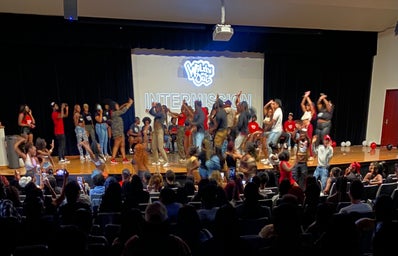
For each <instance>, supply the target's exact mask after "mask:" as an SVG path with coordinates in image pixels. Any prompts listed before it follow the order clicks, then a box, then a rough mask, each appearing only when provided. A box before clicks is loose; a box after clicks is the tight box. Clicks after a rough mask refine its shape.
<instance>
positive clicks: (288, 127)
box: [283, 120, 296, 133]
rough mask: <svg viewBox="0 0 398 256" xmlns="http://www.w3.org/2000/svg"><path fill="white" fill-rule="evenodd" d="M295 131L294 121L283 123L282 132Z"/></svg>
mask: <svg viewBox="0 0 398 256" xmlns="http://www.w3.org/2000/svg"><path fill="white" fill-rule="evenodd" d="M295 129H296V122H295V121H294V120H286V121H285V122H284V123H283V130H285V132H289V133H292V132H294V130H295Z"/></svg>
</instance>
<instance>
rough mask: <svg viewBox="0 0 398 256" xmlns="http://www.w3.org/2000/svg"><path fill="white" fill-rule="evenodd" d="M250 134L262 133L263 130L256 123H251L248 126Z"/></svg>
mask: <svg viewBox="0 0 398 256" xmlns="http://www.w3.org/2000/svg"><path fill="white" fill-rule="evenodd" d="M248 128H249V133H255V132H257V131H262V130H263V129H261V128H260V126H259V125H258V123H257V122H256V121H251V122H249V124H248Z"/></svg>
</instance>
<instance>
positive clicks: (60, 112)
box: [51, 102, 69, 164]
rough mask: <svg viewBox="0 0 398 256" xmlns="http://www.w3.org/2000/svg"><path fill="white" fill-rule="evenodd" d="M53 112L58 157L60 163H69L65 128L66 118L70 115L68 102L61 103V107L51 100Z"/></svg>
mask: <svg viewBox="0 0 398 256" xmlns="http://www.w3.org/2000/svg"><path fill="white" fill-rule="evenodd" d="M51 107H52V109H53V112H52V113H51V118H52V120H53V123H54V135H55V139H56V141H57V144H58V159H59V163H60V164H67V163H69V160H67V159H66V158H65V153H66V137H65V128H64V118H66V117H68V115H69V106H68V104H66V103H62V104H61V108H60V107H59V106H58V104H57V103H55V102H51Z"/></svg>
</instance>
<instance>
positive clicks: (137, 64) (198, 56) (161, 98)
mask: <svg viewBox="0 0 398 256" xmlns="http://www.w3.org/2000/svg"><path fill="white" fill-rule="evenodd" d="M131 59H132V69H133V88H134V107H135V112H136V115H137V116H139V117H140V118H141V119H142V118H144V117H145V116H149V117H151V119H152V116H150V115H149V114H148V113H146V112H145V109H148V108H150V106H151V103H152V102H160V103H161V104H162V105H167V106H168V108H170V109H171V111H173V112H177V113H179V112H180V109H181V104H182V101H183V99H185V100H186V101H187V103H188V104H189V105H191V106H193V102H194V101H195V100H201V101H202V106H207V107H208V108H209V110H210V109H211V108H212V105H213V103H214V101H215V99H216V96H217V94H219V95H220V98H221V99H222V100H223V101H225V100H228V99H229V100H231V102H232V107H233V108H235V95H236V94H237V93H238V92H239V91H242V95H241V101H243V100H246V101H247V102H248V103H249V106H251V107H253V108H254V109H256V110H257V116H258V119H259V120H262V117H263V113H262V108H263V73H264V55H263V54H261V53H229V52H193V51H184V52H181V51H178V52H177V51H165V50H153V49H133V50H132V54H131ZM186 61H188V65H186V66H187V67H189V69H188V72H187V71H186V69H185V67H184V63H185V62H186ZM212 65H213V66H212ZM189 78H191V80H189ZM193 81H197V82H202V83H201V84H200V85H195V84H194V82H193Z"/></svg>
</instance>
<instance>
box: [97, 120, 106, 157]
mask: <svg viewBox="0 0 398 256" xmlns="http://www.w3.org/2000/svg"><path fill="white" fill-rule="evenodd" d="M95 132H96V133H97V136H98V140H99V144H100V146H101V151H102V154H104V155H108V125H107V124H106V123H96V124H95Z"/></svg>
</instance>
